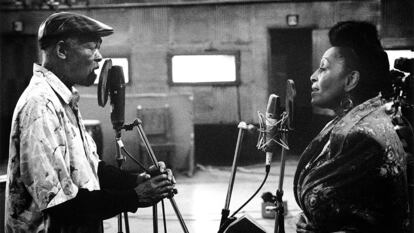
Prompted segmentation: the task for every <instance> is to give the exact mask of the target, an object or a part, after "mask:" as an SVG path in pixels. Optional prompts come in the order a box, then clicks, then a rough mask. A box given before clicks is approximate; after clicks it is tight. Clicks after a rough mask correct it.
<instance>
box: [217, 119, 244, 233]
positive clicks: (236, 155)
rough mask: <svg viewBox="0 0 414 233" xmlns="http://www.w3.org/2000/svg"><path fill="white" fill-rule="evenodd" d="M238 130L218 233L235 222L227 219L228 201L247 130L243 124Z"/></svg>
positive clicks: (242, 123)
mask: <svg viewBox="0 0 414 233" xmlns="http://www.w3.org/2000/svg"><path fill="white" fill-rule="evenodd" d="M237 127H238V128H239V134H238V136H237V143H236V149H235V151H234V158H233V166H232V168H231V175H230V180H229V186H228V189H227V196H226V202H225V204H224V208H223V209H222V210H221V220H220V226H219V231H218V233H223V232H224V230H225V229H226V227H227V226H228V225H229V224H230V223H231V222H232V221H234V220H235V218H234V217H233V218H228V217H229V214H230V210H229V206H230V199H231V194H232V192H233V185H234V179H235V177H236V171H237V161H238V159H239V155H240V148H241V142H242V140H243V135H244V132H245V131H246V129H247V125H246V123H245V122H243V121H242V122H240V123H239V125H238V126H237Z"/></svg>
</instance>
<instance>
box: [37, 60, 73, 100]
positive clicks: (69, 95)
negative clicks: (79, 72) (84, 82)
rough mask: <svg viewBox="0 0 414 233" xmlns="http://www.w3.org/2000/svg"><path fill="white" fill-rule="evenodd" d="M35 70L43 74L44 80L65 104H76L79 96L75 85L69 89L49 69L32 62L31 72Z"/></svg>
mask: <svg viewBox="0 0 414 233" xmlns="http://www.w3.org/2000/svg"><path fill="white" fill-rule="evenodd" d="M36 72H40V73H42V74H43V77H45V80H46V82H47V83H48V84H49V85H50V87H52V89H53V90H54V91H55V92H56V94H57V95H59V96H60V98H62V100H63V101H64V102H65V103H66V104H69V105H71V106H77V105H78V102H79V99H80V96H79V92H78V90H77V89H76V88H75V87H72V90H69V88H68V87H67V86H66V85H65V84H64V83H63V82H62V81H61V80H60V79H59V78H58V77H57V76H56V75H55V74H53V73H52V72H51V71H49V70H48V69H46V68H45V67H43V66H40V65H38V64H33V73H36Z"/></svg>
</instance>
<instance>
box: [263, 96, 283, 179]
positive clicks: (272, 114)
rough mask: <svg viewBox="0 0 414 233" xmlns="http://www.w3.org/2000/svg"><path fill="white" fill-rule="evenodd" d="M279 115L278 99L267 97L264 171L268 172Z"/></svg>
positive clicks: (276, 97)
mask: <svg viewBox="0 0 414 233" xmlns="http://www.w3.org/2000/svg"><path fill="white" fill-rule="evenodd" d="M279 115H280V98H279V96H277V95H275V94H271V95H270V96H269V100H268V102H267V108H266V147H265V151H266V162H265V165H266V171H267V172H268V171H269V170H270V164H271V162H272V157H273V151H274V148H275V142H274V138H275V137H276V135H277V131H278V129H277V121H278V117H279Z"/></svg>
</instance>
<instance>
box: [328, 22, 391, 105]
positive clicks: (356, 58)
mask: <svg viewBox="0 0 414 233" xmlns="http://www.w3.org/2000/svg"><path fill="white" fill-rule="evenodd" d="M329 41H330V43H331V45H332V46H334V47H339V48H340V50H339V51H340V53H341V51H342V54H341V55H342V56H344V57H345V64H346V65H348V68H351V69H356V70H357V71H359V73H360V80H359V83H358V85H357V87H356V88H355V90H353V91H352V94H353V96H354V97H355V98H358V99H360V100H361V101H364V100H366V99H369V98H372V97H374V96H376V95H378V93H379V92H381V93H382V94H383V95H389V94H390V93H391V92H392V83H391V79H390V76H389V61H388V56H387V54H386V53H385V51H384V49H383V48H382V46H381V42H380V40H379V38H378V31H377V28H376V27H375V25H373V24H371V23H369V22H363V21H343V22H339V23H337V24H335V25H334V26H333V27H332V28H331V29H330V30H329Z"/></svg>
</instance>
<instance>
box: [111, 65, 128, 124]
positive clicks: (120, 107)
mask: <svg viewBox="0 0 414 233" xmlns="http://www.w3.org/2000/svg"><path fill="white" fill-rule="evenodd" d="M108 85H109V87H108V89H109V97H110V100H111V106H112V110H111V122H112V125H113V128H114V129H115V130H117V131H120V130H121V129H122V126H123V125H124V121H125V79H124V72H123V70H122V67H121V66H112V68H111V69H110V70H109V71H108Z"/></svg>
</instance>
